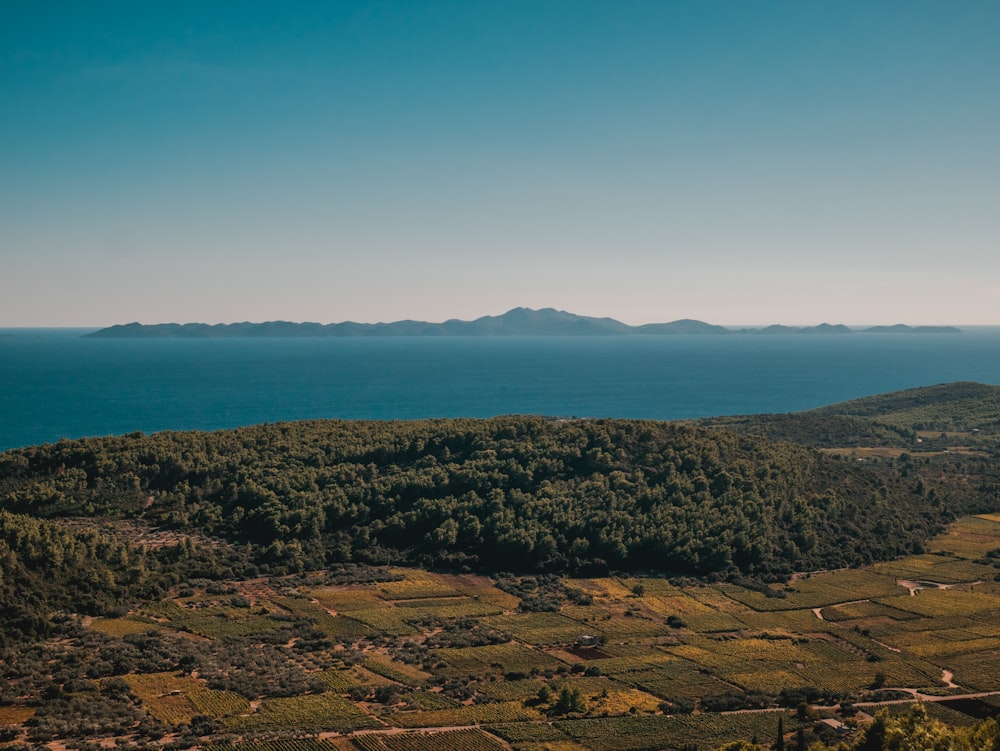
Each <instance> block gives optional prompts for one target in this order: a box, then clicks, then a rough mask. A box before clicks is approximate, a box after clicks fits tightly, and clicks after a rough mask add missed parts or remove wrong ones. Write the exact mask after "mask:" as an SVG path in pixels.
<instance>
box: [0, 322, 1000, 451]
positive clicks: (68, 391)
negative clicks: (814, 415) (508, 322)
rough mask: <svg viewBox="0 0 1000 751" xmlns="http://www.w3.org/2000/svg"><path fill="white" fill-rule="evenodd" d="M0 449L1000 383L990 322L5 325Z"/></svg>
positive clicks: (762, 403) (699, 412)
mask: <svg viewBox="0 0 1000 751" xmlns="http://www.w3.org/2000/svg"><path fill="white" fill-rule="evenodd" d="M4 333H6V334H14V336H0V450H4V449H8V448H12V447H19V446H27V445H33V444H37V443H43V442H50V441H55V440H58V439H60V438H63V437H66V438H75V437H81V436H90V435H108V434H122V433H127V432H131V431H135V430H141V431H143V432H154V431H159V430H187V429H218V428H229V427H236V426H240V425H250V424H255V423H260V422H276V421H283V420H301V419H314V418H343V419H380V420H384V419H418V418H431V417H489V416H493V415H499V414H515V413H516V414H528V413H530V414H543V415H550V416H578V417H627V418H649V419H664V420H672V419H683V418H695V417H705V416H712V415H722V414H740V413H756V412H789V411H796V410H802V409H809V408H812V407H817V406H821V405H823V404H830V403H833V402H837V401H842V400H846V399H852V398H857V397H861V396H867V395H870V394H875V393H881V392H886V391H892V390H896V389H902V388H911V387H916V386H926V385H931V384H935V383H943V382H948V381H958V380H971V381H980V382H984V383H1000V328H971V329H967V330H966V332H965V333H963V334H961V335H917V334H904V335H893V334H884V335H875V334H867V335H862V334H857V335H830V336H822V335H814V336H808V335H774V336H767V335H733V336H662V337H659V336H646V337H644V336H629V337H481V338H479V337H456V338H437V337H409V338H406V337H400V338H385V339H382V338H378V339H374V338H373V339H367V338H359V339H252V340H248V339H222V340H217V339H213V340H208V339H194V340H190V339H136V340H114V339H84V338H81V336H80V334H81V333H83V332H81V331H80V330H65V329H64V330H55V329H19V330H11V329H7V330H2V331H0V334H4Z"/></svg>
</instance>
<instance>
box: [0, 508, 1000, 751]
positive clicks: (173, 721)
mask: <svg viewBox="0 0 1000 751" xmlns="http://www.w3.org/2000/svg"><path fill="white" fill-rule="evenodd" d="M998 547H1000V518H993V517H986V516H981V517H974V518H972V519H965V520H963V521H961V522H959V523H958V524H956V525H955V526H954V527H952V528H951V529H950V530H948V531H947V532H946V533H945V534H943V535H942V536H941V537H940V538H938V539H937V540H934V541H932V543H931V544H930V545H929V546H928V549H930V550H931V551H933V552H931V553H927V554H923V555H918V556H911V557H910V558H907V559H902V560H900V561H895V562H893V563H890V564H880V565H878V566H874V567H871V568H867V569H862V570H844V571H830V572H822V573H814V574H811V575H802V576H799V577H796V578H795V579H793V580H792V581H789V582H787V583H785V584H781V585H773V586H772V587H771V588H770V589H766V590H756V589H747V588H744V587H739V586H736V585H733V584H722V583H720V584H706V583H702V584H696V585H683V586H682V585H680V584H678V583H676V582H671V581H668V580H666V579H660V578H645V577H634V576H633V577H622V578H617V577H613V576H609V577H604V578H595V579H582V578H581V579H556V578H555V577H550V578H548V579H545V580H538V581H533V580H525V581H519V580H516V579H515V578H512V577H507V578H503V577H500V578H498V579H496V580H493V579H490V578H488V577H484V576H477V575H473V574H441V573H436V572H430V571H422V570H408V569H386V570H383V572H382V574H381V575H380V576H379V577H370V580H369V579H366V580H364V581H359V582H352V581H346V582H345V583H342V584H331V583H330V581H336V579H333V578H332V577H331V578H326V579H323V578H322V577H315V576H313V577H310V576H304V577H299V578H295V577H284V578H275V579H273V580H268V579H261V580H254V581H253V582H232V583H229V584H228V585H225V586H220V585H218V584H213V585H211V587H210V586H209V585H208V584H206V583H201V584H197V583H194V584H184V585H182V586H179V587H178V588H177V589H176V591H174V592H172V593H170V595H169V596H167V597H165V598H164V599H162V600H161V601H159V602H155V603H151V604H147V605H145V606H144V607H141V608H136V609H135V610H134V611H133V612H131V613H129V614H127V615H123V616H120V617H116V618H94V619H87V620H86V621H83V622H82V625H83V626H84V627H85V628H83V629H81V633H82V634H85V635H87V636H86V638H88V639H90V640H91V641H95V640H96V642H95V643H99V644H100V645H101V646H100V649H99V651H101V650H103V651H101V654H102V655H104V654H105V653H108V655H110V656H105V657H102V658H101V660H102V662H100V664H101V665H111V666H112V667H106V668H102V669H104V670H105V672H104V673H101V674H100V675H101V676H104V677H100V678H99V680H95V681H91V682H89V683H87V685H86V686H84V685H83V684H82V683H81V684H80V686H79V687H77V688H74V689H73V690H75V691H77V692H79V693H80V694H81V695H82V694H83V693H84V692H87V691H89V692H90V694H91V695H92V694H94V692H95V691H96V692H104V691H109V692H113V691H119V692H120V687H119V688H118V689H115V688H114V686H113V682H114V681H116V680H119V679H121V680H123V681H124V683H125V684H126V686H127V691H128V692H130V696H131V699H130V700H131V701H132V702H134V704H135V706H136V707H137V708H138V711H141V712H143V713H145V714H146V715H148V716H149V717H150V718H151V719H152V720H154V721H156V722H158V723H160V724H161V725H160V726H161V727H163V728H166V729H172V731H173V732H187V733H194V732H195V730H194V728H196V727H197V735H198V736H199V737H200V740H198V741H197V744H196V745H198V744H201V745H204V746H206V747H208V748H213V749H216V750H218V751H221V750H222V749H225V750H226V751H230V750H231V751H335V750H336V749H340V751H432V750H433V749H439V748H449V747H454V751H501V749H504V748H507V747H508V746H509V747H510V748H513V749H514V751H544V750H548V751H611V750H612V749H615V750H617V749H625V750H626V751H627V750H629V749H632V750H634V751H645V750H646V749H660V748H680V747H682V746H686V745H688V744H696V745H698V746H699V747H701V748H714V747H717V746H719V745H721V744H722V743H724V742H726V741H729V740H739V739H743V740H749V739H750V738H752V737H754V736H757V737H759V738H768V739H769V738H771V737H772V736H773V733H774V732H775V728H776V725H777V721H778V718H779V717H781V718H782V719H783V722H784V727H785V729H786V731H787V732H789V733H790V732H792V731H793V730H794V729H795V728H796V727H798V725H797V724H796V723H797V722H798V721H799V720H798V719H797V717H798V716H797V715H796V714H794V713H793V711H792V710H794V709H795V708H796V707H799V705H800V704H802V703H803V702H805V703H809V704H815V705H820V706H826V705H834V704H836V703H837V702H841V701H842V702H851V703H863V702H865V701H875V700H878V699H879V698H880V697H883V696H884V694H883V693H882V692H883V691H884V690H893V689H907V690H908V691H911V692H914V691H916V692H919V693H922V694H924V695H925V696H926V697H928V700H929V701H931V700H933V699H935V698H939V697H941V696H947V695H948V694H957V693H966V692H969V693H978V692H991V691H996V692H1000V679H998V676H1000V625H998V624H1000V584H998V583H997V582H996V581H994V579H995V577H996V571H997V569H995V568H994V567H993V566H992V562H993V560H994V559H992V558H989V557H988V556H987V555H986V554H987V553H990V552H991V551H994V550H996V549H997V548H998ZM528 579H530V578H528ZM519 587H520V589H519ZM540 588H547V589H545V592H546V594H545V595H543V596H541V597H537V598H536V599H535V600H534V604H533V605H532V606H530V607H529V605H528V604H527V603H528V600H527V599H526V600H525V601H524V603H525V604H524V606H523V607H522V600H521V599H520V597H519V596H517V595H515V594H512V592H514V591H517V592H524V591H541V589H540ZM210 589H211V591H210ZM223 590H224V593H223V594H219V591H223ZM549 601H551V605H550V604H549ZM539 603H541V604H542V605H543V606H545V607H549V608H550V609H548V610H545V609H541V610H539V609H538V604H539ZM78 638H82V637H78ZM91 648H93V647H91ZM128 650H135V651H136V654H138V655H140V656H142V657H143V659H138V658H137V657H133V658H131V659H132V663H131V664H134V665H139V666H142V667H139V668H134V667H133V668H131V669H122V670H120V671H119V672H117V673H116V672H115V669H114V667H113V666H114V665H116V664H118V663H117V662H115V659H113V655H114V654H116V653H117V652H125V651H128ZM171 655H172V656H171ZM74 659H77V660H79V659H80V657H79V655H77V656H76V657H75V658H74ZM226 660H229V661H233V660H237V661H238V662H229V663H227V662H226ZM122 664H124V663H122ZM946 675H953V678H952V679H951V680H952V681H953V683H954V684H955V686H957V688H956V687H949V686H948V683H947V680H946V677H945V676H946ZM74 696H76V694H74ZM890 696H893V694H890ZM997 696H998V697H1000V693H998V694H997ZM986 698H987V699H989V698H990V697H988V696H987V697H986ZM995 701H997V702H998V703H1000V698H997V699H995ZM730 710H744V711H743V712H740V713H738V714H723V712H727V711H730ZM823 711H824V712H826V715H825V716H832V715H831V714H830V711H829V710H823ZM35 712H36V708H35V707H33V706H27V705H25V704H24V703H18V699H17V696H16V695H13V694H12V695H10V696H8V697H7V698H6V700H5V702H4V703H0V727H4V728H19V727H23V728H30V727H31V726H32V723H35V722H36V719H34V715H35ZM934 712H936V713H937V714H936V716H938V715H939V716H941V717H950V716H952V715H954V714H956V713H957V710H955V709H949V708H946V707H944V706H942V707H940V708H937V707H936V708H934ZM814 719H815V718H814ZM456 728H457V729H456ZM25 732H27V731H25ZM233 734H235V735H233ZM223 737H229V738H230V740H231V741H235V743H229V744H226V745H222V744H221V743H220V742H219V741H218V740H217V739H221V738H223ZM108 743H109V744H110V743H111V739H110V738H109V740H108ZM505 744H507V745H505Z"/></svg>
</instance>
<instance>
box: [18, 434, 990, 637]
mask: <svg viewBox="0 0 1000 751" xmlns="http://www.w3.org/2000/svg"><path fill="white" fill-rule="evenodd" d="M897 464H898V463H891V464H886V465H884V466H880V467H862V466H859V465H857V464H856V463H852V462H848V461H843V460H838V459H836V458H831V457H827V456H823V455H821V454H820V453H817V452H816V451H814V450H812V449H808V448H804V447H801V446H796V445H792V444H789V443H773V442H769V441H766V440H763V439H760V438H756V437H752V436H746V435H738V434H736V433H732V432H726V431H719V430H706V429H702V428H698V427H693V426H689V425H680V424H670V423H656V422H642V421H624V420H578V421H557V420H547V419H542V418H537V417H504V418H495V419H490V420H431V421H417V422H399V423H393V422H337V421H328V422H326V421H324V422H320V421H312V422H300V423H289V424H275V425H261V426H256V427H250V428H241V429H237V430H228V431H220V432H215V433H200V432H184V433H160V434H156V435H151V436H146V435H141V434H131V435H127V436H121V437H113V438H92V439H84V440H76V441H61V442H59V443H56V444H51V445H47V446H41V447H33V448H27V449H21V450H15V451H9V452H6V453H4V454H2V455H0V501H2V506H3V509H5V511H4V514H3V516H2V517H0V533H2V534H3V537H2V538H0V546H2V547H0V555H2V562H0V565H2V571H3V596H4V598H5V599H6V600H7V601H15V602H18V603H19V606H18V608H15V612H14V614H13V615H12V616H10V617H11V618H12V619H13V621H15V622H24V623H27V622H30V620H31V617H30V614H31V613H32V612H35V611H36V610H41V609H42V608H41V606H42V605H43V604H45V602H43V601H46V597H47V595H46V593H47V592H52V593H53V595H52V597H51V599H49V600H47V601H46V602H47V607H48V608H49V609H51V608H53V607H72V609H76V610H79V611H82V612H91V611H93V612H97V611H99V610H101V609H102V608H103V609H107V608H110V607H114V605H115V603H116V601H121V600H122V599H123V598H124V599H125V600H127V598H128V597H130V596H131V595H133V594H135V593H136V592H138V591H140V590H142V589H143V588H148V587H155V586H157V582H158V581H162V580H163V577H164V576H167V580H168V581H170V580H176V578H177V576H178V574H177V573H176V572H177V571H178V570H180V569H181V568H182V567H187V568H186V569H185V570H187V571H190V570H192V569H191V567H192V566H197V565H199V564H198V561H201V563H200V570H199V574H201V575H207V576H213V575H214V576H219V577H230V576H233V575H237V574H247V573H250V574H252V573H254V572H257V571H259V572H261V573H277V572H282V571H301V570H308V569H319V568H323V567H326V566H330V565H332V564H338V563H347V562H360V563H368V564H383V563H406V564H416V565H424V566H438V567H448V568H452V569H465V570H470V569H471V570H476V571H514V572H544V571H549V572H583V573H602V572H606V571H608V570H629V571H648V572H658V573H664V574H668V575H674V576H679V577H708V578H712V579H722V578H725V579H729V580H731V581H743V582H746V581H758V582H763V581H774V580H776V579H779V578H782V577H785V576H787V575H788V574H789V573H791V572H792V571H795V570H811V569H821V568H831V567H839V566H847V565H859V564H863V563H868V562H871V561H872V560H876V559H884V558H891V557H895V556H899V555H903V554H906V553H910V552H914V551H919V550H920V549H921V544H922V542H923V541H924V540H925V539H926V538H927V537H928V536H930V535H931V534H932V533H934V532H936V531H937V530H938V529H940V528H941V526H942V525H943V524H944V523H946V522H947V521H950V520H951V519H953V518H954V517H955V516H956V515H958V514H960V513H966V512H969V511H979V510H984V509H985V508H988V506H989V497H988V495H984V494H980V493H975V492H957V490H956V489H955V488H948V487H942V488H935V487H934V486H933V483H932V482H931V480H930V478H927V479H926V480H925V479H923V478H921V477H919V476H917V474H916V473H912V474H911V473H910V472H909V471H907V468H901V467H900V466H897ZM81 519H89V520H90V522H89V524H87V525H83V526H81ZM100 525H103V526H104V528H105V531H103V532H98V531H96V530H95V529H94V528H93V527H95V526H100ZM123 525H125V526H123ZM137 529H138V530H140V531H141V530H147V531H148V530H157V531H158V533H159V534H161V535H163V534H164V533H165V532H168V531H171V530H173V531H175V532H177V533H179V534H176V535H174V537H173V538H171V537H169V536H167V537H161V538H159V539H160V541H159V542H158V543H156V544H149V545H144V546H138V545H135V544H130V543H129V542H128V541H127V539H131V540H133V541H135V540H137V539H138V540H140V541H141V539H142V537H141V535H139V537H136V534H137ZM123 530H125V531H127V532H128V534H127V535H125V536H124V537H125V538H127V539H118V538H122V537H123V535H122V531H123ZM192 540H193V541H194V543H193V542H192ZM199 541H200V544H199ZM170 572H174V573H173V574H172V575H171V574H170ZM26 593H30V595H27V596H26ZM68 593H72V594H68ZM34 605H38V606H39V607H38V608H35V607H34Z"/></svg>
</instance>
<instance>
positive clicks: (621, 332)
mask: <svg viewBox="0 0 1000 751" xmlns="http://www.w3.org/2000/svg"><path fill="white" fill-rule="evenodd" d="M959 333H961V329H958V328H955V327H954V326H906V325H904V324H897V325H895V326H871V327H868V328H862V329H852V328H849V327H847V326H845V325H843V324H836V325H833V324H829V323H821V324H819V325H818V326H782V325H777V324H776V325H773V326H763V327H759V328H740V329H736V328H727V327H725V326H718V325H716V324H711V323H705V322H704V321H696V320H693V319H689V318H684V319H681V320H678V321H671V322H669V323H647V324H643V325H641V326H630V325H628V324H626V323H622V322H621V321H616V320H615V319H614V318H594V317H591V316H579V315H576V314H574V313H567V312H565V311H562V310H555V309H554V308H542V309H540V310H532V309H531V308H514V309H513V310H509V311H507V312H506V313H504V314H502V315H498V316H483V317H481V318H477V319H475V320H473V321H461V320H458V319H451V320H448V321H445V322H443V323H430V322H427V321H411V320H405V321H394V322H391V323H356V322H354V321H345V322H343V323H328V324H322V323H291V322H288V321H268V322H266V323H249V322H244V323H220V324H214V325H213V324H207V323H156V324H142V323H127V324H119V325H116V326H109V327H108V328H104V329H101V330H99V331H94V332H92V333H90V334H86V335H85V336H88V337H97V338H114V339H129V338H146V339H150V338H160V339H166V338H184V339H212V338H220V339H221V338H260V337H360V336H628V335H647V336H670V335H673V336H676V335H691V334H719V335H725V334H824V335H825V334H959Z"/></svg>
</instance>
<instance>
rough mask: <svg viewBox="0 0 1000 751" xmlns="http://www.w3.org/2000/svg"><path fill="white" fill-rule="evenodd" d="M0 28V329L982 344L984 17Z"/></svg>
mask: <svg viewBox="0 0 1000 751" xmlns="http://www.w3.org/2000/svg"><path fill="white" fill-rule="evenodd" d="M287 5H288V7H282V4H279V3H274V2H268V3H255V2H248V1H243V2H231V3H225V2H215V3H187V2H169V3H166V2H162V3H158V2H142V3H134V2H128V3H107V2H93V3H78V2H71V3H56V2H39V3H17V4H15V3H4V4H3V5H2V7H0V326H49V325H79V326H101V325H109V324H112V323H121V322H127V321H133V320H139V321H143V322H147V323H155V322H163V321H208V322H223V321H239V320H255V321H259V320H273V319H284V320H312V321H321V322H329V321H342V320H348V319H350V320H359V321H376V320H395V319H399V318H418V319H424V320H443V319H446V318H450V317H459V318H472V317H476V316H479V315H486V314H496V313H500V312H502V311H504V310H506V309H508V308H511V307H514V306H518V305H525V306H529V307H544V306H552V307H556V308H561V309H564V310H570V311H573V312H577V313H581V314H588V315H609V316H613V317H616V318H619V319H621V320H624V321H627V322H629V323H643V322H651V321H667V320H673V319H676V318H682V317H693V318H700V319H702V320H707V321H711V322H714V323H723V324H760V323H772V322H779V323H791V324H794V323H799V324H803V323H805V324H808V323H819V322H821V321H832V322H843V323H848V324H863V323H895V322H898V321H904V322H907V323H955V324H963V323H964V324H1000V135H998V134H1000V85H998V83H997V82H998V81H1000V44H998V43H997V40H998V39H1000V4H998V3H996V2H993V1H990V2H974V1H969V2H943V1H942V2H921V1H920V0H901V1H900V2H877V1H876V2H848V3H845V2H833V1H832V0H831V1H830V2H813V1H811V0H796V1H794V2H791V1H790V2H743V1H742V0H740V1H737V0H732V1H730V2H712V1H710V0H707V1H705V2H684V1H681V0H676V1H671V0H658V1H656V2H652V1H650V2H628V1H627V0H625V1H623V2H610V1H608V2H588V1H587V0H565V1H563V0H534V1H532V2H497V1H493V2H485V1H484V2H480V1H478V0H460V1H457V2H418V1H417V0H412V1H407V2H384V3H382V2H335V1H331V2H316V3H310V2H299V3H290V4H287Z"/></svg>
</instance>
